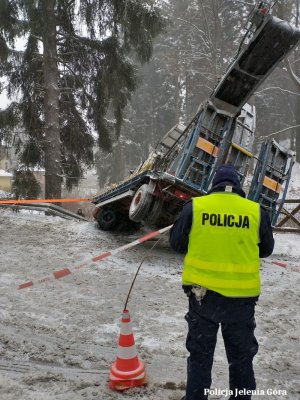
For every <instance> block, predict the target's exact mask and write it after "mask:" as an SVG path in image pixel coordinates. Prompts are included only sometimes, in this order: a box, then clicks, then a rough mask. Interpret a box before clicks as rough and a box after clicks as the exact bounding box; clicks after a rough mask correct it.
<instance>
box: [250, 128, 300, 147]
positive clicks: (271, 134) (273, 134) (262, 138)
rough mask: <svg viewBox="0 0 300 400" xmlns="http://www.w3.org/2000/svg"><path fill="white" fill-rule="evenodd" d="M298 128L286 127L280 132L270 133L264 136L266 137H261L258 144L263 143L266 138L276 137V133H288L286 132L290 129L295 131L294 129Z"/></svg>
mask: <svg viewBox="0 0 300 400" xmlns="http://www.w3.org/2000/svg"><path fill="white" fill-rule="evenodd" d="M299 127H300V125H294V126H288V127H287V128H284V129H281V130H280V131H277V132H272V133H269V134H268V135H266V136H262V137H261V138H259V140H258V142H259V143H261V142H263V141H264V140H265V139H266V138H268V137H271V136H275V135H277V134H278V133H283V132H285V131H288V130H290V129H295V128H299Z"/></svg>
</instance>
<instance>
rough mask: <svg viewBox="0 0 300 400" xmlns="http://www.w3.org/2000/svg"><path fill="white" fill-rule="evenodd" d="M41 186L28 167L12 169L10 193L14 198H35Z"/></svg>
mask: <svg viewBox="0 0 300 400" xmlns="http://www.w3.org/2000/svg"><path fill="white" fill-rule="evenodd" d="M40 192H41V187H40V185H39V183H38V181H37V179H36V178H35V176H34V175H33V173H32V171H30V170H29V169H27V168H25V169H20V170H18V171H17V170H14V174H13V184H12V193H13V195H14V197H15V198H16V199H25V200H26V199H29V200H31V199H36V198H37V197H38V195H39V194H40Z"/></svg>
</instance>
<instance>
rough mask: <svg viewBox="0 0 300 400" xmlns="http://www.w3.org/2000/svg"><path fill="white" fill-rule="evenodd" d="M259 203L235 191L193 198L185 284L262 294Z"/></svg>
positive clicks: (232, 293)
mask: <svg viewBox="0 0 300 400" xmlns="http://www.w3.org/2000/svg"><path fill="white" fill-rule="evenodd" d="M259 207H260V206H259V204H258V203H255V202H253V201H250V200H247V199H244V198H242V197H240V196H239V195H237V194H235V193H224V192H221V193H219V192H218V193H211V194H209V195H207V196H203V197H196V198H194V199H193V224H192V229H191V232H190V235H189V245H188V252H187V254H186V256H185V259H184V268H183V274H182V283H183V285H192V284H196V285H200V286H203V287H206V288H207V289H210V290H213V291H215V292H218V293H220V294H222V295H223V296H227V297H254V296H258V295H259V293H260V276H259V267H260V261H259V248H258V243H259V224H260V208H259Z"/></svg>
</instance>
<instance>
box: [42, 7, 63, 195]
mask: <svg viewBox="0 0 300 400" xmlns="http://www.w3.org/2000/svg"><path fill="white" fill-rule="evenodd" d="M55 3H56V0H47V1H45V2H42V4H43V9H44V10H43V11H44V13H43V15H44V26H45V27H44V35H43V46H44V86H45V98H44V103H45V135H46V138H45V149H44V150H45V196H46V198H50V199H51V198H61V177H60V173H61V168H60V159H61V149H60V129H59V103H58V102H59V88H58V80H59V71H58V65H57V53H56V22H55Z"/></svg>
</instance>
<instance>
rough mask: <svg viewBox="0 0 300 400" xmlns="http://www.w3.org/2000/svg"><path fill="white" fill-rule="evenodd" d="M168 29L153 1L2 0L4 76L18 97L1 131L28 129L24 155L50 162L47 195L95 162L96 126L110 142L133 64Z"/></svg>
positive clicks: (29, 161) (133, 81)
mask: <svg viewBox="0 0 300 400" xmlns="http://www.w3.org/2000/svg"><path fill="white" fill-rule="evenodd" d="M164 28H165V19H164V18H162V17H161V16H160V14H159V11H158V9H157V8H156V7H155V6H154V1H151V0H144V1H138V0H101V1H100V0H47V1H43V0H26V1H25V0H14V1H11V0H1V2H0V77H7V79H8V87H7V92H8V95H9V96H10V97H11V98H12V99H14V103H13V105H11V106H10V107H9V108H8V109H7V110H4V111H2V112H1V113H0V136H1V135H4V133H5V130H7V129H8V127H9V129H10V130H11V129H13V128H14V127H17V126H19V127H20V126H21V127H22V128H23V129H24V132H25V134H26V140H25V141H23V140H22V143H20V148H21V161H22V162H23V163H24V164H25V165H27V166H34V165H40V166H44V167H45V169H46V196H48V197H59V196H60V183H61V176H65V177H66V180H67V186H68V187H71V186H72V184H76V183H77V182H78V179H79V178H80V177H81V176H82V172H83V167H84V166H88V167H89V166H91V165H92V163H93V145H94V136H93V134H92V133H93V132H94V131H95V132H97V134H98V135H97V137H98V143H99V146H100V147H101V148H102V149H105V150H110V149H111V146H112V142H113V140H115V139H116V138H117V137H118V136H119V133H120V129H121V125H122V122H123V118H124V109H125V107H126V105H127V104H128V102H129V100H130V98H131V95H132V93H133V91H134V90H135V89H136V87H137V73H136V69H137V67H136V65H135V64H134V63H142V64H143V63H145V62H148V61H149V60H150V58H151V55H152V47H153V38H154V37H155V36H156V35H158V34H159V33H161V32H163V30H164ZM20 38H22V39H23V40H24V39H25V40H26V43H25V46H24V49H22V50H19V49H18V47H17V41H18V40H19V39H20ZM112 131H114V132H115V135H112ZM20 141H21V138H20ZM47 181H48V186H47Z"/></svg>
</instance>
